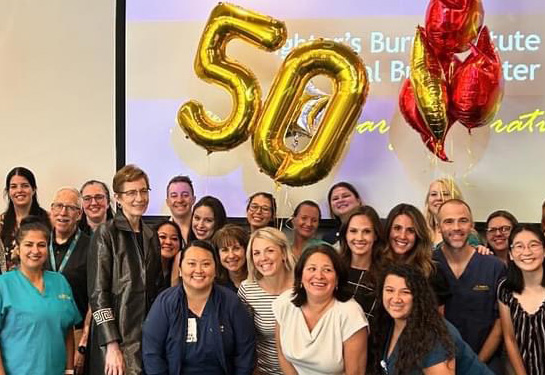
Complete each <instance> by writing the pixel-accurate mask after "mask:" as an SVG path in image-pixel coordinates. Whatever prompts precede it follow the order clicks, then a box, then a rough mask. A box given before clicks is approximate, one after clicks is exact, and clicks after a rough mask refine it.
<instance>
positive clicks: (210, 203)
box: [189, 195, 227, 241]
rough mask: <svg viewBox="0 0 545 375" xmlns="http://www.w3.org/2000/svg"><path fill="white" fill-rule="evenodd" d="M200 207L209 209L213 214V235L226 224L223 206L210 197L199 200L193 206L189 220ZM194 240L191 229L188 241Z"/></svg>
mask: <svg viewBox="0 0 545 375" xmlns="http://www.w3.org/2000/svg"><path fill="white" fill-rule="evenodd" d="M201 206H205V207H209V208H210V209H211V210H212V212H213V213H214V233H216V231H217V230H218V229H220V228H222V227H223V226H224V225H225V223H226V222H227V214H226V213H225V208H224V207H223V204H222V203H221V201H220V200H219V199H218V198H216V197H213V196H211V195H206V196H204V197H202V198H201V199H199V201H198V202H197V203H195V205H194V206H193V212H192V213H191V220H193V215H194V214H195V211H196V210H197V208H199V207H201ZM214 233H212V236H213V235H214ZM194 239H195V234H194V233H193V229H191V230H190V232H189V241H191V240H194Z"/></svg>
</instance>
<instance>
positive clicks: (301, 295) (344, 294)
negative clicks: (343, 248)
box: [291, 242, 352, 307]
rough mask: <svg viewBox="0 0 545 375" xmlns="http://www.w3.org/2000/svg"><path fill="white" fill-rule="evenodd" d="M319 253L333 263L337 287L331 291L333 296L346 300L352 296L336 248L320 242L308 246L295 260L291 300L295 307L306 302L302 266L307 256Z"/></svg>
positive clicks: (346, 275) (345, 270)
mask: <svg viewBox="0 0 545 375" xmlns="http://www.w3.org/2000/svg"><path fill="white" fill-rule="evenodd" d="M316 253H321V254H324V255H327V256H328V257H329V259H330V260H331V263H333V268H334V269H335V274H336V276H337V287H336V288H335V291H334V292H333V296H334V297H335V298H336V299H337V300H339V301H341V302H346V301H348V300H349V299H350V298H352V292H351V290H350V287H349V286H348V269H347V268H346V265H345V264H344V262H343V261H342V259H341V256H340V255H339V253H337V250H335V249H334V248H333V246H331V245H330V244H328V243H325V242H321V243H318V244H316V245H311V246H309V247H308V248H307V249H306V250H305V251H304V252H303V254H302V255H301V258H299V260H298V261H297V264H296V265H295V270H294V272H293V273H294V280H293V299H292V300H291V302H293V304H294V305H295V306H297V307H301V306H303V305H304V304H305V303H306V302H307V292H306V290H305V288H304V287H303V283H302V280H303V268H305V264H306V263H307V260H308V258H310V257H311V256H312V255H313V254H316Z"/></svg>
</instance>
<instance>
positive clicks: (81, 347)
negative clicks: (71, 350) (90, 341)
mask: <svg viewBox="0 0 545 375" xmlns="http://www.w3.org/2000/svg"><path fill="white" fill-rule="evenodd" d="M85 349H87V348H86V347H85V346H83V345H81V346H78V352H80V353H81V354H85Z"/></svg>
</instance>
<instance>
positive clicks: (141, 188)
mask: <svg viewBox="0 0 545 375" xmlns="http://www.w3.org/2000/svg"><path fill="white" fill-rule="evenodd" d="M113 189H114V191H115V198H116V200H117V203H118V205H119V209H118V211H117V214H116V216H115V217H114V218H113V220H110V221H108V222H106V223H105V224H102V225H100V226H99V227H98V228H97V230H96V231H95V234H94V236H93V239H92V243H91V248H90V250H89V253H88V254H89V257H88V275H89V276H88V277H89V278H88V290H89V303H90V305H91V311H92V313H93V322H92V326H91V334H90V337H91V339H90V348H89V353H88V356H87V357H88V360H89V364H88V365H89V370H88V373H89V374H93V375H96V374H106V375H141V374H142V373H143V369H142V350H141V347H142V324H143V322H144V319H145V317H146V314H147V313H148V311H149V309H150V307H151V304H152V303H153V300H154V299H155V297H156V296H157V294H158V292H159V289H160V288H161V287H162V285H163V277H162V273H161V254H160V251H159V241H158V238H157V234H156V233H155V231H154V230H152V229H151V228H149V227H148V226H147V225H146V224H144V223H143V221H142V215H143V214H144V212H145V211H146V209H147V207H148V202H149V190H150V189H149V180H148V177H147V175H146V174H145V173H144V171H142V170H141V169H140V168H138V167H136V166H134V165H127V166H125V167H123V168H122V169H120V170H119V171H118V172H117V173H116V175H115V177H114V180H113Z"/></svg>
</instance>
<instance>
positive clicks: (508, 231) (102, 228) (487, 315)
mask: <svg viewBox="0 0 545 375" xmlns="http://www.w3.org/2000/svg"><path fill="white" fill-rule="evenodd" d="M112 190H113V194H110V190H109V188H108V185H107V184H105V183H104V182H101V181H97V180H89V181H87V182H86V183H85V184H83V186H82V187H81V188H80V189H76V188H75V187H71V186H62V187H59V188H58V190H57V191H56V193H55V194H54V196H53V199H52V201H51V205H50V206H49V208H48V209H47V210H46V209H44V208H42V207H41V206H40V204H39V203H38V197H37V182H36V178H35V176H34V174H33V173H32V171H30V170H29V169H27V168H24V167H17V168H13V169H12V170H11V171H10V172H9V173H8V175H7V176H6V184H5V193H6V197H7V207H6V210H5V211H4V213H3V214H2V215H1V216H0V239H1V241H0V271H1V275H0V375H4V374H6V375H12V374H36V375H42V374H43V375H46V374H47V375H50V374H51V375H62V374H66V375H70V374H87V375H100V374H104V375H143V374H147V375H192V374H211V375H215V374H217V375H220V374H223V375H231V374H242V375H244V374H247V375H277V374H278V375H281V374H286V375H293V374H300V375H307V374H308V375H314V374H315V375H335V374H339V375H341V374H345V375H356V374H357V375H361V374H371V375H373V374H376V375H384V374H388V375H405V374H407V375H412V374H426V375H436V374H439V375H443V374H459V375H462V374H463V375H473V374H475V375H477V374H498V375H503V374H505V375H512V374H516V375H544V374H545V274H544V272H543V268H544V263H545V250H544V246H545V236H544V232H545V202H544V205H543V207H542V210H543V218H542V221H541V227H539V226H538V225H533V224H519V223H518V221H517V219H516V218H515V216H514V215H512V214H511V213H510V212H508V211H505V210H498V211H495V212H493V213H491V214H490V215H489V217H488V218H487V220H486V228H485V231H484V232H483V235H482V236H481V235H480V234H479V233H478V232H477V231H476V230H475V225H474V220H473V216H472V212H471V208H470V206H469V205H468V203H467V202H466V201H464V200H463V198H462V194H461V191H460V189H459V188H458V187H457V186H456V184H455V183H454V182H453V181H452V180H451V179H449V178H442V179H439V180H436V181H433V182H432V183H431V184H430V188H429V191H428V194H427V196H426V197H425V199H424V201H423V210H420V209H418V208H417V207H415V206H413V205H411V204H407V203H400V204H398V205H396V206H395V207H393V208H392V210H391V211H390V212H389V214H388V215H387V217H386V218H385V220H381V219H380V217H379V215H378V213H377V212H376V211H375V210H374V209H373V208H372V207H371V206H369V205H367V204H366V203H365V201H364V200H363V198H362V197H361V196H360V194H359V192H358V191H357V189H356V188H355V187H354V186H353V185H352V184H350V183H348V182H345V181H343V182H338V183H336V184H334V185H333V186H332V187H331V188H330V190H329V193H328V194H327V199H328V203H329V209H330V214H331V217H332V219H334V226H333V228H332V230H330V231H326V230H323V229H322V230H320V223H321V219H322V212H321V211H320V206H319V205H318V204H317V203H316V202H314V201H311V200H305V201H302V202H300V203H299V204H298V205H297V206H296V207H295V210H294V212H293V215H292V216H291V218H290V219H289V222H290V223H291V225H289V226H287V228H288V229H285V230H284V231H282V230H280V229H278V225H277V221H278V218H277V214H276V211H277V206H276V201H275V198H274V196H273V195H272V194H271V193H269V192H256V193H254V194H252V195H251V196H250V197H249V198H248V200H247V202H245V204H246V213H247V216H246V225H236V224H234V223H231V222H230V220H229V218H228V215H227V212H226V210H225V208H224V205H223V204H222V202H221V201H220V200H219V199H217V198H216V197H213V196H204V197H197V196H196V194H195V189H194V187H193V183H192V181H191V179H190V178H189V177H188V176H183V175H180V176H175V177H173V178H172V179H171V180H170V182H169V183H168V185H167V187H166V205H167V207H168V208H169V210H170V217H168V218H165V220H163V221H160V222H159V223H157V224H156V225H153V226H151V225H149V224H148V223H147V221H145V220H144V219H143V217H144V215H145V213H146V210H147V207H148V204H149V191H150V183H149V179H148V176H147V174H146V173H145V172H144V171H143V170H142V169H140V168H139V167H137V166H135V165H126V166H125V167H123V168H121V169H120V170H119V171H118V172H117V173H116V174H115V176H114V178H113V183H112ZM197 198H199V199H197ZM113 207H116V209H115V212H114V209H113ZM286 232H287V233H286Z"/></svg>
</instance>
